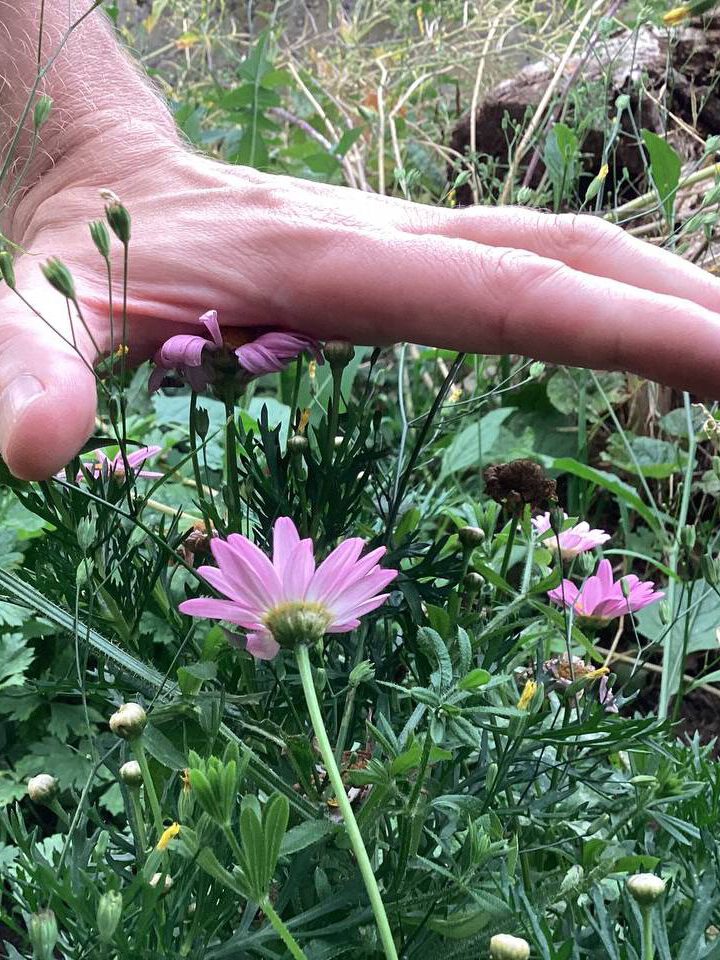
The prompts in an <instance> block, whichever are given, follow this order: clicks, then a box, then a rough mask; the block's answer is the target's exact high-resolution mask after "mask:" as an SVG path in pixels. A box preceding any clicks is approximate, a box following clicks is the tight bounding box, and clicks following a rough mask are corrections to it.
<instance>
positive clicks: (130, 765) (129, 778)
mask: <svg viewBox="0 0 720 960" xmlns="http://www.w3.org/2000/svg"><path fill="white" fill-rule="evenodd" d="M120 779H121V780H122V782H123V783H124V784H125V785H126V786H128V787H141V786H142V782H143V776H142V770H141V769H140V764H139V763H138V762H137V760H128V762H127V763H124V764H123V765H122V766H121V767H120Z"/></svg>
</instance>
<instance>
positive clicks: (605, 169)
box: [598, 163, 610, 180]
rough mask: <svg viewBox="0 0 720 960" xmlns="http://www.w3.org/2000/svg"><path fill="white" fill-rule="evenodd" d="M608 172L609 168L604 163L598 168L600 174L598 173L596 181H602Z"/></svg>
mask: <svg viewBox="0 0 720 960" xmlns="http://www.w3.org/2000/svg"><path fill="white" fill-rule="evenodd" d="M609 171H610V168H609V167H608V165H607V164H606V163H604V164H603V165H602V166H601V167H600V172H599V173H598V180H604V179H605V178H606V177H607V175H608V173H609Z"/></svg>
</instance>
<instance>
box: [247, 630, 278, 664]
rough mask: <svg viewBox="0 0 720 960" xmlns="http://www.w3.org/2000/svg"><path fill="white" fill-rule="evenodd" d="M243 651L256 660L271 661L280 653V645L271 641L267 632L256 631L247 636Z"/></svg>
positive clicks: (271, 638) (270, 635)
mask: <svg viewBox="0 0 720 960" xmlns="http://www.w3.org/2000/svg"><path fill="white" fill-rule="evenodd" d="M245 649H246V650H247V652H248V653H249V654H252V656H253V657H255V659H256V660H272V659H273V658H274V657H276V656H277V655H278V653H279V652H280V644H279V643H276V642H275V640H273V636H272V634H271V633H270V631H269V630H257V631H256V632H254V633H249V634H248V635H247V644H246V647H245Z"/></svg>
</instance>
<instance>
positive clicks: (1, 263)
mask: <svg viewBox="0 0 720 960" xmlns="http://www.w3.org/2000/svg"><path fill="white" fill-rule="evenodd" d="M0 276H1V277H2V278H3V280H4V281H5V283H6V284H7V285H8V286H9V287H10V289H11V290H14V289H15V268H14V267H13V261H12V257H11V256H10V254H9V253H8V252H7V250H0Z"/></svg>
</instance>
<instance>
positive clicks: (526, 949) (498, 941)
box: [490, 933, 530, 960]
mask: <svg viewBox="0 0 720 960" xmlns="http://www.w3.org/2000/svg"><path fill="white" fill-rule="evenodd" d="M490 956H491V957H492V958H493V960H528V957H529V956H530V944H529V943H528V942H527V940H523V939H522V937H511V936H510V934H509V933H496V934H495V936H494V937H492V938H491V939H490Z"/></svg>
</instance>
